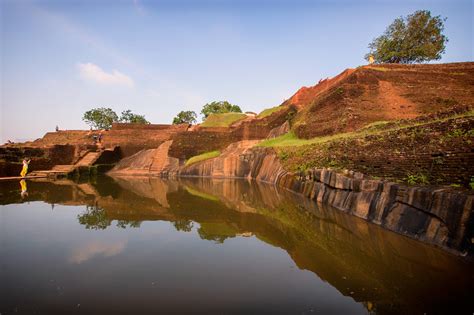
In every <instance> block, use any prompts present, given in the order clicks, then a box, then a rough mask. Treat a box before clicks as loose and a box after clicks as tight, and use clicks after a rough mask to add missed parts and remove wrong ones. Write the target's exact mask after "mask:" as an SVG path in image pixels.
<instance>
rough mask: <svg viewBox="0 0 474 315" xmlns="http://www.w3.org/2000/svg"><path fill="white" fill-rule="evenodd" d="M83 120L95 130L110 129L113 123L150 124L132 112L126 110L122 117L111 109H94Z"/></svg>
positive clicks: (86, 113)
mask: <svg viewBox="0 0 474 315" xmlns="http://www.w3.org/2000/svg"><path fill="white" fill-rule="evenodd" d="M82 120H83V121H85V122H86V124H88V125H89V126H91V127H92V128H94V129H110V128H111V127H112V123H115V122H122V123H131V124H149V123H150V122H149V121H148V120H146V119H145V116H144V115H137V114H134V113H132V111H131V110H129V109H127V110H124V111H123V112H122V114H121V116H120V118H119V117H118V116H117V114H116V113H115V112H114V111H113V110H112V109H111V108H105V107H100V108H93V109H91V110H89V111H87V112H85V113H84V116H83V117H82Z"/></svg>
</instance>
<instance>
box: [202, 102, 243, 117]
mask: <svg viewBox="0 0 474 315" xmlns="http://www.w3.org/2000/svg"><path fill="white" fill-rule="evenodd" d="M230 112H234V113H241V112H242V110H241V109H240V107H239V106H237V105H232V104H231V103H229V102H227V101H214V102H211V103H207V104H206V105H204V106H203V107H202V110H201V114H202V115H203V116H204V117H203V120H205V119H206V118H207V116H209V115H210V114H223V113H230Z"/></svg>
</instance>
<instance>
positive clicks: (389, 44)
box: [365, 10, 448, 64]
mask: <svg viewBox="0 0 474 315" xmlns="http://www.w3.org/2000/svg"><path fill="white" fill-rule="evenodd" d="M444 21H446V19H443V18H441V16H439V15H438V16H434V17H432V16H431V12H430V11H428V10H419V11H416V12H415V13H413V14H411V15H408V16H407V17H399V18H397V19H395V20H394V21H393V23H392V24H390V25H389V27H388V28H387V29H386V30H385V33H384V34H383V35H381V36H379V37H377V38H375V39H374V40H373V41H372V42H371V43H370V44H369V49H370V52H369V53H368V54H367V55H366V56H365V59H367V60H369V58H370V57H371V56H372V57H373V58H374V59H375V62H376V63H404V64H409V63H414V62H426V61H430V60H439V59H441V55H442V54H443V53H444V51H445V43H446V42H447V41H448V38H447V37H446V36H445V35H443V34H442V32H443V30H444Z"/></svg>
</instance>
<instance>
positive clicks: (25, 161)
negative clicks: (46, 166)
mask: <svg viewBox="0 0 474 315" xmlns="http://www.w3.org/2000/svg"><path fill="white" fill-rule="evenodd" d="M30 162H31V160H26V159H23V168H22V169H21V173H20V175H21V177H25V176H26V173H28V164H30Z"/></svg>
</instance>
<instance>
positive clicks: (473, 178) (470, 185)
mask: <svg viewBox="0 0 474 315" xmlns="http://www.w3.org/2000/svg"><path fill="white" fill-rule="evenodd" d="M469 187H471V189H472V190H474V177H471V181H470V182H469Z"/></svg>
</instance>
